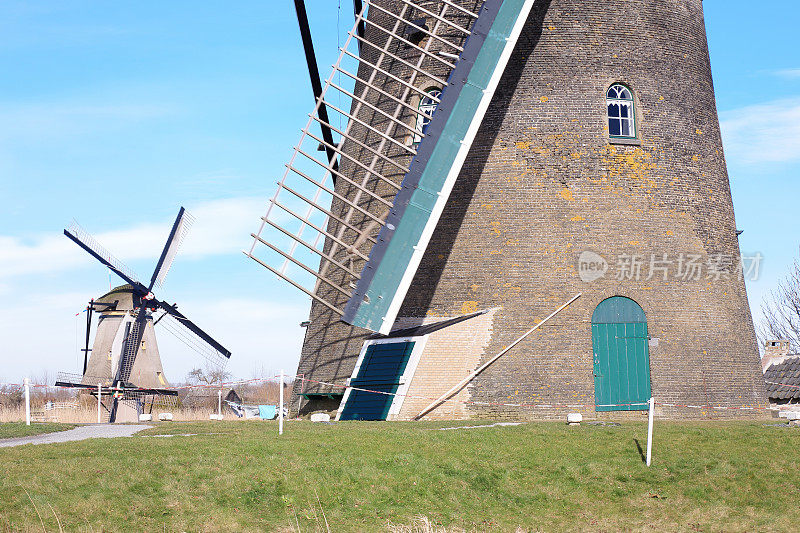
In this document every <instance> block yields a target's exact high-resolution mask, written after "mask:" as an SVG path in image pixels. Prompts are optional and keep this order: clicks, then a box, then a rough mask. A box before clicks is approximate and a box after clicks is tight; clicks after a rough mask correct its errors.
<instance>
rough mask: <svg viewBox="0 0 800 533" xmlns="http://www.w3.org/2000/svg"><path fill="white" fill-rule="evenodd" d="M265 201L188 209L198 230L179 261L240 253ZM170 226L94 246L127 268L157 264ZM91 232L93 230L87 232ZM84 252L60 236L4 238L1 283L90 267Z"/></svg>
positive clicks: (115, 234) (102, 239) (129, 231)
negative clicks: (128, 265) (143, 262)
mask: <svg viewBox="0 0 800 533" xmlns="http://www.w3.org/2000/svg"><path fill="white" fill-rule="evenodd" d="M266 203H267V202H266V200H265V199H264V198H256V197H244V198H228V199H224V200H215V201H211V202H204V203H201V204H197V205H196V206H194V207H192V206H187V208H188V209H189V211H190V212H191V213H192V215H194V217H195V223H194V227H193V228H192V230H191V231H190V233H189V235H188V236H187V238H186V241H185V242H184V243H183V246H182V251H181V256H182V257H185V258H192V259H198V258H203V257H208V256H214V255H223V254H233V253H239V252H240V250H241V249H242V248H243V247H245V246H246V245H247V244H248V243H249V238H248V235H249V234H250V233H251V232H252V231H253V230H255V229H257V226H258V222H259V220H258V217H259V216H260V215H261V214H263V211H264V210H265V209H266ZM171 223H172V221H171V220H164V221H162V222H161V223H158V224H153V223H149V224H141V225H137V226H134V227H130V228H123V229H118V230H112V231H106V232H102V233H96V234H94V237H95V238H96V240H97V241H98V242H99V243H101V244H102V245H103V246H105V247H106V248H107V249H108V250H109V251H111V253H112V254H114V255H115V256H116V257H117V258H118V259H120V260H122V261H123V262H127V261H134V260H138V259H156V258H157V257H158V255H159V254H160V253H161V249H162V247H163V246H164V241H165V240H166V237H167V235H168V234H169V229H170V227H171ZM86 229H87V230H89V231H90V232H91V228H86ZM93 261H94V260H93V259H91V258H90V257H89V256H88V254H86V252H84V251H83V250H81V249H80V248H79V247H78V246H76V245H75V244H74V243H72V242H71V241H69V240H68V239H67V238H66V237H64V236H63V235H60V234H56V235H51V234H47V235H39V236H36V237H33V238H30V239H23V238H20V237H14V236H8V235H0V279H3V280H6V279H8V278H11V277H15V276H24V275H31V274H41V273H45V272H47V273H53V272H59V271H65V270H70V269H75V268H79V267H83V266H86V265H89V264H92V262H93Z"/></svg>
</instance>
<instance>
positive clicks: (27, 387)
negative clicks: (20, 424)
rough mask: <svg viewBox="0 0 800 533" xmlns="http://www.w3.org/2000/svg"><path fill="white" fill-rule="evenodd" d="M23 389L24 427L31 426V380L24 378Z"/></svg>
mask: <svg viewBox="0 0 800 533" xmlns="http://www.w3.org/2000/svg"><path fill="white" fill-rule="evenodd" d="M22 383H23V386H24V387H25V425H26V426H30V425H31V380H30V379H28V378H25V379H24V380H22Z"/></svg>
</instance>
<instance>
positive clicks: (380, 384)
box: [339, 342, 415, 420]
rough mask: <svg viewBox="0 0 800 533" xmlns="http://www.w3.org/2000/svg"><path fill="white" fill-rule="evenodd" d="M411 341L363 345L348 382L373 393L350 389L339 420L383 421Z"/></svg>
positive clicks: (406, 362) (404, 368)
mask: <svg viewBox="0 0 800 533" xmlns="http://www.w3.org/2000/svg"><path fill="white" fill-rule="evenodd" d="M414 344H415V343H414V342H393V343H385V344H372V345H370V346H368V347H367V350H366V352H365V353H364V359H363V360H362V361H361V366H360V368H359V370H358V374H357V375H356V377H355V379H352V380H350V385H351V386H352V387H356V388H359V389H368V390H369V391H376V392H367V391H363V390H354V389H351V390H350V395H349V396H348V398H347V402H346V403H345V405H344V408H343V409H342V414H341V416H340V417H339V419H340V420H386V416H387V415H388V414H389V409H390V408H391V407H392V401H393V400H394V398H395V397H394V396H393V394H394V393H396V392H397V389H398V387H399V386H400V378H401V377H403V373H404V372H405V370H406V366H408V361H409V359H410V357H411V352H413V351H414ZM381 392H384V393H389V394H380V393H381Z"/></svg>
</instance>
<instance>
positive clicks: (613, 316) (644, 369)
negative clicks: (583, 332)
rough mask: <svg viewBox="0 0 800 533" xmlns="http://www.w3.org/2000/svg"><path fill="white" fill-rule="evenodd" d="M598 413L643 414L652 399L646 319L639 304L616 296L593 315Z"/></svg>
mask: <svg viewBox="0 0 800 533" xmlns="http://www.w3.org/2000/svg"><path fill="white" fill-rule="evenodd" d="M592 346H593V348H594V397H595V408H596V410H597V411H642V410H646V409H647V401H648V400H649V399H650V395H651V393H650V351H649V343H648V336H647V319H646V318H645V315H644V311H643V310H642V308H641V307H639V304H637V303H636V302H634V301H633V300H631V299H630V298H624V297H622V296H614V297H612V298H608V299H607V300H604V301H602V302H600V305H598V306H597V309H595V311H594V314H593V315H592Z"/></svg>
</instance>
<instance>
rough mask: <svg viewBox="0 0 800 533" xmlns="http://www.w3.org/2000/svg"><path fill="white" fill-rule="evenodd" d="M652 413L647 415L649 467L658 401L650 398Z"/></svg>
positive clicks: (648, 464)
mask: <svg viewBox="0 0 800 533" xmlns="http://www.w3.org/2000/svg"><path fill="white" fill-rule="evenodd" d="M648 403H649V404H650V412H649V413H648V415H647V466H650V458H651V457H652V453H653V411H654V410H655V406H656V401H655V399H653V398H650V401H649V402H648Z"/></svg>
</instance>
